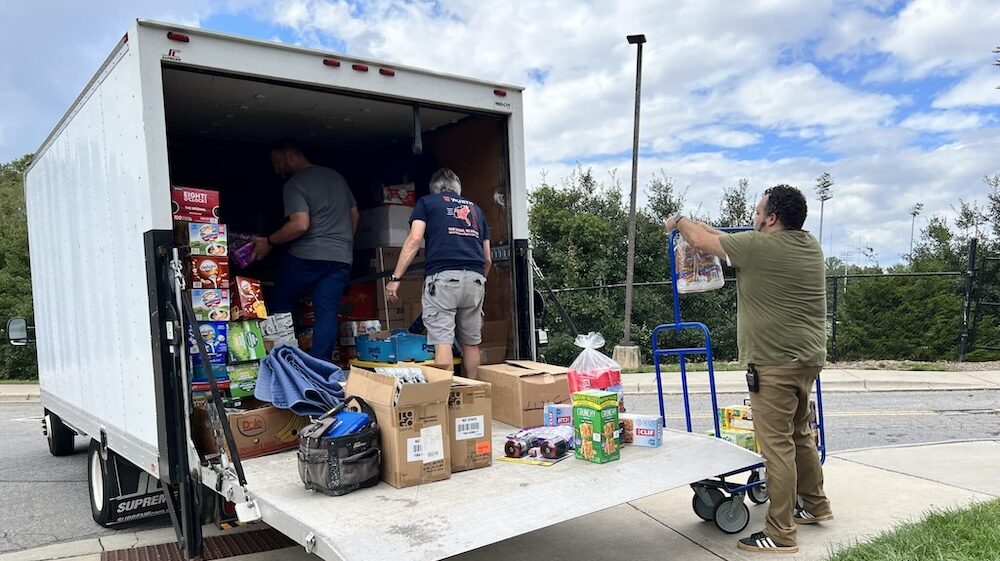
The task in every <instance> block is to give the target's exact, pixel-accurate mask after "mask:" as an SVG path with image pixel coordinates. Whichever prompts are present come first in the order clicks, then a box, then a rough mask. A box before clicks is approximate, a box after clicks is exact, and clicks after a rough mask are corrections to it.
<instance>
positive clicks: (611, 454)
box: [573, 390, 621, 464]
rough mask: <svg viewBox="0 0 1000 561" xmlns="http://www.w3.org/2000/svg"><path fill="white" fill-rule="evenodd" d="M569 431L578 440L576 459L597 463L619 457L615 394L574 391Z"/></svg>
mask: <svg viewBox="0 0 1000 561" xmlns="http://www.w3.org/2000/svg"><path fill="white" fill-rule="evenodd" d="M573 432H574V436H575V437H576V441H577V442H578V443H579V445H578V446H577V447H576V450H575V452H576V457H577V459H580V460H587V461H589V462H594V463H597V464H604V463H607V462H613V461H615V460H617V459H619V458H620V457H621V450H620V449H619V446H618V439H619V436H620V434H619V430H618V394H616V393H614V392H606V391H603V390H585V391H582V392H576V393H574V394H573Z"/></svg>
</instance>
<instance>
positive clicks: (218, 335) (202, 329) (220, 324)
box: [188, 321, 229, 376]
mask: <svg viewBox="0 0 1000 561" xmlns="http://www.w3.org/2000/svg"><path fill="white" fill-rule="evenodd" d="M198 333H199V334H200V335H201V340H202V341H204V342H205V350H206V351H207V352H208V362H209V363H211V364H222V365H224V364H226V354H227V353H228V352H229V347H228V345H227V339H228V334H227V329H226V322H224V321H209V322H205V323H202V324H199V325H198ZM194 337H195V335H194V329H193V328H192V327H191V326H190V325H189V326H188V354H189V355H190V356H191V364H193V365H194V366H196V367H197V366H200V365H201V364H202V361H201V353H200V352H199V351H198V343H197V341H196V340H195V338H194ZM195 375H196V376H199V375H202V374H201V373H199V372H195Z"/></svg>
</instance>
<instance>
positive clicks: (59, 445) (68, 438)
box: [43, 409, 76, 456]
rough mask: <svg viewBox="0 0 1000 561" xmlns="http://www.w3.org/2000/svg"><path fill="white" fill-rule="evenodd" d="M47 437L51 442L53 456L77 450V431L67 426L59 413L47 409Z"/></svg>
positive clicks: (65, 454)
mask: <svg viewBox="0 0 1000 561" xmlns="http://www.w3.org/2000/svg"><path fill="white" fill-rule="evenodd" d="M43 422H44V423H45V437H46V439H47V440H48V442H49V453H50V454H52V455H53V456H69V455H70V454H72V453H73V452H75V451H76V442H75V441H74V438H73V437H75V436H76V433H75V432H73V429H71V428H69V427H67V426H66V424H65V423H63V422H62V419H60V418H59V415H56V414H55V413H53V412H51V411H49V410H48V409H46V410H45V416H44V417H43Z"/></svg>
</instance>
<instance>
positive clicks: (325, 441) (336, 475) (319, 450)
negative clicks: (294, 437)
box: [299, 397, 382, 496]
mask: <svg viewBox="0 0 1000 561" xmlns="http://www.w3.org/2000/svg"><path fill="white" fill-rule="evenodd" d="M342 406H343V407H347V408H348V409H350V410H354V411H361V412H362V413H367V414H368V419H369V420H368V424H367V425H365V428H364V429H362V430H361V431H360V432H356V433H354V434H349V435H346V436H337V437H333V438H330V437H325V436H323V435H324V434H326V432H327V430H328V429H329V428H330V426H331V425H332V424H333V422H334V415H335V414H336V412H338V411H339V410H340V409H341V407H338V408H337V409H334V410H333V411H331V412H329V413H327V414H325V415H323V416H322V417H320V418H319V419H317V420H316V421H315V422H313V423H311V424H309V425H307V426H306V427H305V428H303V429H302V430H300V431H299V477H300V478H302V483H304V484H305V486H306V489H310V490H313V491H319V492H321V493H325V494H327V495H335V496H339V495H346V494H348V493H351V492H354V491H357V490H358V489H362V488H365V487H372V486H374V485H376V484H378V482H379V479H380V478H381V475H382V470H381V466H382V450H381V449H380V448H379V436H378V421H377V420H376V419H375V411H373V410H372V408H371V406H370V405H368V404H367V403H365V401H364V400H363V399H361V398H360V397H350V398H347V400H345V401H344V404H343V405H342Z"/></svg>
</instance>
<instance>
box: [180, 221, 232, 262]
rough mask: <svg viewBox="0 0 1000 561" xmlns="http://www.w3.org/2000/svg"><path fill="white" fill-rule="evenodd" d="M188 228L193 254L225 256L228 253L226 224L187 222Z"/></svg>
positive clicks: (188, 237)
mask: <svg viewBox="0 0 1000 561" xmlns="http://www.w3.org/2000/svg"><path fill="white" fill-rule="evenodd" d="M184 228H185V229H186V230H187V245H188V248H190V249H191V255H208V256H211V257H225V256H226V254H227V253H228V251H229V249H228V242H227V238H226V225H225V224H199V223H197V222H192V223H190V224H185V225H184Z"/></svg>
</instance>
